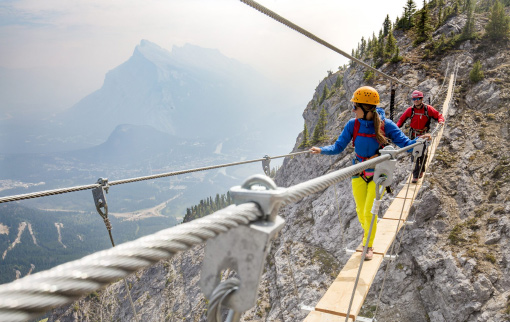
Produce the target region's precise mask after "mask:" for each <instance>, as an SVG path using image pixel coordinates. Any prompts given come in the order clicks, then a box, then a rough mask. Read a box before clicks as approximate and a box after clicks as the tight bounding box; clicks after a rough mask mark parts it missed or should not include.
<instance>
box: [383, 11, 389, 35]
mask: <svg viewBox="0 0 510 322" xmlns="http://www.w3.org/2000/svg"><path fill="white" fill-rule="evenodd" d="M390 31H391V20H390V15H386V19H384V23H383V35H384V36H385V37H386V36H387V35H388V33H389V32H390Z"/></svg>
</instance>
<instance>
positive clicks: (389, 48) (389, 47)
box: [384, 32, 397, 59]
mask: <svg viewBox="0 0 510 322" xmlns="http://www.w3.org/2000/svg"><path fill="white" fill-rule="evenodd" d="M395 47H397V40H396V39H395V37H394V36H393V32H390V33H389V34H388V39H387V40H386V48H385V50H384V57H385V59H389V58H391V57H392V56H393V53H394V52H395Z"/></svg>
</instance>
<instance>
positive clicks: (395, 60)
mask: <svg viewBox="0 0 510 322" xmlns="http://www.w3.org/2000/svg"><path fill="white" fill-rule="evenodd" d="M396 48H397V49H396V50H395V55H393V57H391V62H392V63H398V62H399V61H401V60H402V59H403V57H402V56H400V49H398V46H396Z"/></svg>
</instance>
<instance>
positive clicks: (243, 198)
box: [199, 175, 286, 316]
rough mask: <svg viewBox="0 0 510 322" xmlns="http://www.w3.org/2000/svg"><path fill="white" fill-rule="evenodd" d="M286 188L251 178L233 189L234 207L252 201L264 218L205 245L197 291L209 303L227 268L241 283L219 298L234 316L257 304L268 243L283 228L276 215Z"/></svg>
mask: <svg viewBox="0 0 510 322" xmlns="http://www.w3.org/2000/svg"><path fill="white" fill-rule="evenodd" d="M285 191H286V189H284V188H277V187H276V184H275V183H274V181H273V180H271V179H270V178H269V177H266V176H263V175H254V176H251V177H249V178H248V179H247V180H246V181H245V182H244V183H243V185H242V186H236V187H232V188H231V189H230V194H231V196H232V198H233V200H234V202H235V203H236V205H239V204H242V203H246V202H255V203H257V205H258V206H259V207H260V209H261V211H262V212H263V213H264V215H265V218H262V219H260V220H258V221H255V222H252V223H251V224H250V225H248V226H246V225H239V226H238V227H235V228H232V229H230V230H229V231H227V232H225V233H223V234H220V235H218V236H216V237H215V238H213V239H209V240H208V241H207V244H206V246H205V254H204V260H203V262H202V273H201V278H200V282H199V285H200V288H201V289H202V291H203V292H204V295H205V297H206V298H208V299H209V300H212V298H211V296H212V295H213V292H214V290H215V289H217V287H218V285H220V280H221V273H222V272H223V271H225V270H226V269H230V270H232V271H235V272H236V273H237V277H238V278H239V280H240V284H239V287H238V289H237V290H236V291H234V292H232V293H231V294H229V295H228V296H225V298H224V299H222V304H223V305H225V306H226V307H229V308H230V309H231V310H232V311H233V312H235V313H236V316H239V314H238V313H240V312H244V311H247V310H249V309H251V308H252V307H253V306H255V304H256V302H257V291H258V287H259V283H260V278H261V276H262V272H263V269H264V263H265V260H266V257H267V255H268V253H269V250H270V248H271V240H272V239H273V238H274V237H275V236H276V234H277V233H278V232H279V231H280V230H281V229H282V228H283V226H284V224H285V220H284V219H283V218H282V217H280V216H278V215H277V214H278V210H279V208H280V206H281V204H282V202H283V194H284V193H285Z"/></svg>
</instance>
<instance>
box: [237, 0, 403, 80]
mask: <svg viewBox="0 0 510 322" xmlns="http://www.w3.org/2000/svg"><path fill="white" fill-rule="evenodd" d="M240 1H241V2H243V3H245V4H247V5H249V6H250V7H252V8H254V9H255V10H258V11H260V12H261V13H263V14H265V15H266V16H268V17H271V18H273V19H274V20H276V21H278V22H280V23H282V24H284V25H286V26H287V27H289V28H291V29H293V30H295V31H297V32H299V33H300V34H302V35H304V36H306V37H308V38H310V39H312V40H314V41H315V42H318V43H319V44H321V45H323V46H325V47H327V48H329V49H331V50H333V51H335V52H337V53H339V54H340V55H342V56H344V57H346V58H349V59H350V60H352V61H355V62H356V63H358V64H360V65H362V66H364V67H366V68H368V69H370V70H372V71H373V72H375V73H377V74H379V75H381V76H382V77H384V78H386V79H388V80H391V81H394V82H396V83H398V84H401V85H403V86H405V87H408V88H411V86H410V85H408V84H406V83H404V82H402V81H400V80H398V79H396V78H395V77H392V76H390V75H388V74H386V73H384V72H381V71H380V70H378V69H376V68H374V67H372V66H370V65H368V64H367V63H365V62H363V61H361V60H359V59H357V58H356V57H353V56H351V55H349V54H347V53H346V52H345V51H343V50H340V49H338V48H337V47H335V46H333V45H331V44H329V43H328V42H326V41H324V40H322V39H321V38H319V37H317V36H315V35H314V34H312V33H310V32H308V31H306V30H305V29H303V28H301V27H299V26H298V25H296V24H294V23H292V22H291V21H289V20H287V19H285V18H283V17H282V16H280V15H278V14H277V13H275V12H273V11H271V10H269V9H268V8H266V7H264V6H262V5H260V4H259V3H257V2H255V1H253V0H240Z"/></svg>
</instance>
